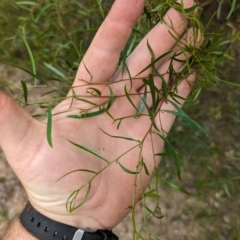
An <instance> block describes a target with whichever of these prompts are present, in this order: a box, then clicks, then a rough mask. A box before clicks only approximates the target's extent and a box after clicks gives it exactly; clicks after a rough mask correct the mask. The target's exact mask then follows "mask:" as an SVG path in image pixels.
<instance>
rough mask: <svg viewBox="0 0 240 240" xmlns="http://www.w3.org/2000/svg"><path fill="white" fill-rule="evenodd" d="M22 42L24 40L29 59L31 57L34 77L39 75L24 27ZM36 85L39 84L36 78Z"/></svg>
mask: <svg viewBox="0 0 240 240" xmlns="http://www.w3.org/2000/svg"><path fill="white" fill-rule="evenodd" d="M22 40H23V42H24V44H25V47H26V49H27V52H28V55H29V57H30V61H31V65H32V72H33V75H35V76H36V75H37V73H36V65H35V60H34V57H33V54H32V51H31V48H30V46H29V45H28V42H27V40H26V36H25V28H24V27H22ZM34 84H35V85H36V84H37V79H36V77H34Z"/></svg>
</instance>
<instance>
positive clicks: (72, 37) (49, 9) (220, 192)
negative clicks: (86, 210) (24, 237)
mask: <svg viewBox="0 0 240 240" xmlns="http://www.w3.org/2000/svg"><path fill="white" fill-rule="evenodd" d="M97 2H98V1H93V0H91V1H76V0H70V1H65V0H62V1H57V0H56V1H47V0H45V1H44V0H42V1H25V3H24V2H23V1H22V2H21V1H18V2H17V1H9V0H8V1H5V0H2V1H1V2H0V8H1V9H2V11H1V12H0V25H1V29H0V38H1V42H0V60H1V61H6V62H8V63H11V64H12V65H18V66H21V67H22V68H24V69H28V70H29V71H30V72H33V71H34V67H33V66H36V69H37V70H36V72H37V74H38V76H39V78H40V79H49V80H50V79H53V78H54V74H52V73H51V71H49V69H50V68H49V67H46V66H47V65H45V67H44V64H43V63H44V62H46V63H49V64H51V66H55V67H57V68H58V69H60V70H61V72H62V73H64V74H65V75H66V76H67V80H70V79H71V78H72V77H73V75H74V71H75V70H76V66H77V64H78V62H79V61H80V59H81V57H82V56H83V53H84V51H85V49H86V48H87V47H88V45H89V42H90V41H91V39H92V37H93V35H94V33H95V31H96V30H97V28H98V26H99V24H100V22H101V21H102V19H103V18H104V16H105V15H106V13H107V11H108V9H109V6H110V3H111V2H112V1H103V4H102V5H99V4H97ZM152 2H154V1H152ZM200 2H201V4H203V8H204V11H203V12H202V14H201V15H200V18H201V20H202V21H203V22H204V23H205V25H206V24H207V23H208V22H209V20H210V18H211V17H212V16H213V19H212V21H211V23H210V25H209V27H208V29H207V32H206V35H205V39H206V41H205V45H204V46H209V45H210V46H211V45H214V44H216V45H218V46H219V47H218V49H216V50H215V52H217V51H218V54H219V58H216V55H215V56H214V58H213V59H214V66H212V69H211V71H212V72H213V73H214V75H216V76H218V77H219V78H220V79H222V80H224V81H227V82H231V84H229V83H224V82H220V81H217V80H213V81H212V82H211V84H207V87H206V88H205V89H203V90H202V91H201V94H200V95H199V97H198V98H197V99H196V100H195V101H194V102H191V101H189V102H188V103H187V104H186V106H185V111H186V112H187V113H188V115H189V116H191V118H193V119H194V120H196V121H197V122H198V123H199V124H200V125H201V126H203V127H204V128H205V129H206V130H207V132H208V135H209V137H204V136H202V135H201V134H200V133H199V132H198V131H196V130H195V129H193V128H192V127H189V126H188V125H187V124H186V122H184V121H182V120H181V119H178V120H177V123H176V125H175V126H176V127H175V128H174V129H173V130H172V132H171V134H170V136H169V140H170V141H171V143H172V145H173V146H174V147H175V149H176V150H177V151H178V154H179V157H180V160H181V165H182V176H183V182H182V183H181V182H180V181H179V180H178V179H177V177H176V173H175V167H174V164H173V162H172V159H170V158H164V159H163V160H162V162H161V165H160V168H159V174H160V176H161V177H162V178H163V179H165V180H167V181H169V182H172V183H174V184H176V185H178V186H182V187H184V188H185V189H186V190H187V191H188V192H189V193H190V194H191V196H187V195H185V194H183V193H181V192H179V191H177V190H174V189H173V188H170V187H169V186H166V185H165V184H163V183H161V185H160V194H161V195H162V198H161V200H160V207H161V214H163V215H164V218H162V219H161V220H152V219H149V224H150V225H152V228H153V231H154V232H155V233H156V234H157V235H158V236H160V237H161V238H162V239H165V240H173V239H178V240H181V239H183V240H185V239H186V240H195V239H198V240H208V239H209V240H212V239H216V240H225V239H228V240H240V228H239V226H240V220H239V219H240V210H239V209H240V200H239V199H240V187H239V184H240V142H239V139H240V127H239V126H240V102H239V99H240V91H239V87H237V86H235V85H234V84H239V77H240V70H239V69H240V68H239V66H240V65H239V64H240V58H239V57H240V29H239V22H240V17H239V16H240V15H239V12H240V4H239V3H236V1H233V0H232V1H223V0H221V1H215V0H212V1H207V2H206V1H200ZM26 3H27V4H26ZM235 3H236V5H235ZM155 4H156V1H155ZM76 9H77V10H76ZM233 10H234V11H233ZM214 14H215V15H214ZM228 17H229V18H228ZM226 18H228V19H226ZM20 25H21V26H22V28H19V26H20ZM213 32H214V33H215V35H212V34H210V33H213ZM69 33H70V34H69ZM25 40H27V43H26V41H25ZM219 43H221V44H219ZM27 46H29V47H30V49H31V51H30V52H29V51H28V50H27ZM29 53H32V54H33V55H32V57H33V59H34V60H32V62H31V59H30V57H29ZM224 56H225V57H224ZM208 57H209V58H210V59H211V55H209V56H208ZM33 63H34V64H33ZM1 66H3V65H1ZM4 66H6V65H4ZM13 69H14V68H9V67H1V68H0V86H2V88H4V89H5V90H7V88H8V87H9V86H12V85H13V84H15V81H20V80H27V79H28V80H29V79H30V80H32V79H33V77H31V76H30V77H29V76H28V77H27V76H26V75H24V74H23V73H22V71H20V70H19V71H17V70H16V69H14V70H13ZM6 71H7V73H6ZM16 71H17V73H16V74H14V73H13V72H16ZM54 71H55V70H54ZM19 74H20V75H19ZM22 74H23V75H22ZM55 77H56V71H55ZM201 77H202V78H205V77H206V76H201V75H200V76H199V78H201ZM10 79H11V81H10ZM38 81H39V80H38ZM53 82H54V81H53ZM39 83H42V82H41V81H40V82H39ZM49 83H50V81H49ZM3 85H4V87H3ZM196 89H197V87H196ZM53 90H54V89H53ZM46 91H49V89H46ZM38 107H39V106H38ZM41 107H44V106H41ZM2 159H3V157H2ZM1 164H2V167H1V168H0V169H1V171H2V172H1V173H0V174H1V177H0V180H1V181H0V191H1V195H0V196H1V200H2V202H1V201H0V208H1V209H0V215H1V218H0V220H6V219H7V218H9V217H11V216H12V215H13V212H16V211H17V210H18V209H19V207H16V206H15V205H17V204H19V202H17V201H16V196H19V195H18V194H19V193H18V191H19V188H18V187H16V186H19V183H18V182H17V181H16V180H15V178H14V176H13V175H11V174H12V173H9V171H10V170H9V168H8V167H7V166H6V165H5V162H3V163H1ZM6 173H8V174H6ZM8 176H12V177H8ZM15 185H16V186H15ZM6 189H7V190H6ZM11 198H12V199H14V200H13V201H11V200H10V199H11ZM4 201H9V204H8V205H6V204H4V203H3V202H4ZM11 204H12V206H13V207H12V209H16V210H12V211H11V210H9V209H10V208H11V206H10V205H11ZM149 205H150V207H153V206H154V203H152V202H150V203H149ZM137 208H138V211H139V212H141V203H140V204H139V205H138V207H137ZM141 221H142V218H141V214H140V213H139V216H138V224H141ZM116 231H117V232H118V233H119V235H120V236H121V238H122V239H127V240H128V239H129V240H130V239H131V217H130V216H129V217H128V218H127V219H126V220H125V221H124V222H123V223H122V224H121V225H120V226H119V227H118V228H117V229H116Z"/></svg>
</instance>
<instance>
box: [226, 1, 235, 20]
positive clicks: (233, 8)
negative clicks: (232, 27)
mask: <svg viewBox="0 0 240 240" xmlns="http://www.w3.org/2000/svg"><path fill="white" fill-rule="evenodd" d="M236 3H237V0H232V4H231V9H230V11H229V13H228V16H227V19H229V18H230V17H231V15H232V13H233V11H234V10H235V7H236Z"/></svg>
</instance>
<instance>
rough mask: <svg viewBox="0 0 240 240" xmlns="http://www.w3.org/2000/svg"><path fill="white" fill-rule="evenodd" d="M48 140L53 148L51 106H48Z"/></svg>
mask: <svg viewBox="0 0 240 240" xmlns="http://www.w3.org/2000/svg"><path fill="white" fill-rule="evenodd" d="M47 141H48V145H49V146H50V147H51V148H52V147H53V144H52V109H51V106H50V105H49V106H48V112H47Z"/></svg>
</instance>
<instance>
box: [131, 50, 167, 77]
mask: <svg viewBox="0 0 240 240" xmlns="http://www.w3.org/2000/svg"><path fill="white" fill-rule="evenodd" d="M171 52H172V50H171V51H168V52H166V53H164V54H162V55H161V56H159V57H157V58H156V59H155V60H154V61H152V62H151V63H150V64H149V65H147V66H146V67H145V68H144V69H143V70H142V71H141V72H139V73H138V74H137V75H136V76H135V77H137V76H138V75H140V74H141V73H143V72H145V71H146V70H147V69H149V68H151V67H153V66H154V64H155V63H157V62H158V61H159V60H161V59H162V58H164V57H166V56H167V55H168V54H169V53H171Z"/></svg>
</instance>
